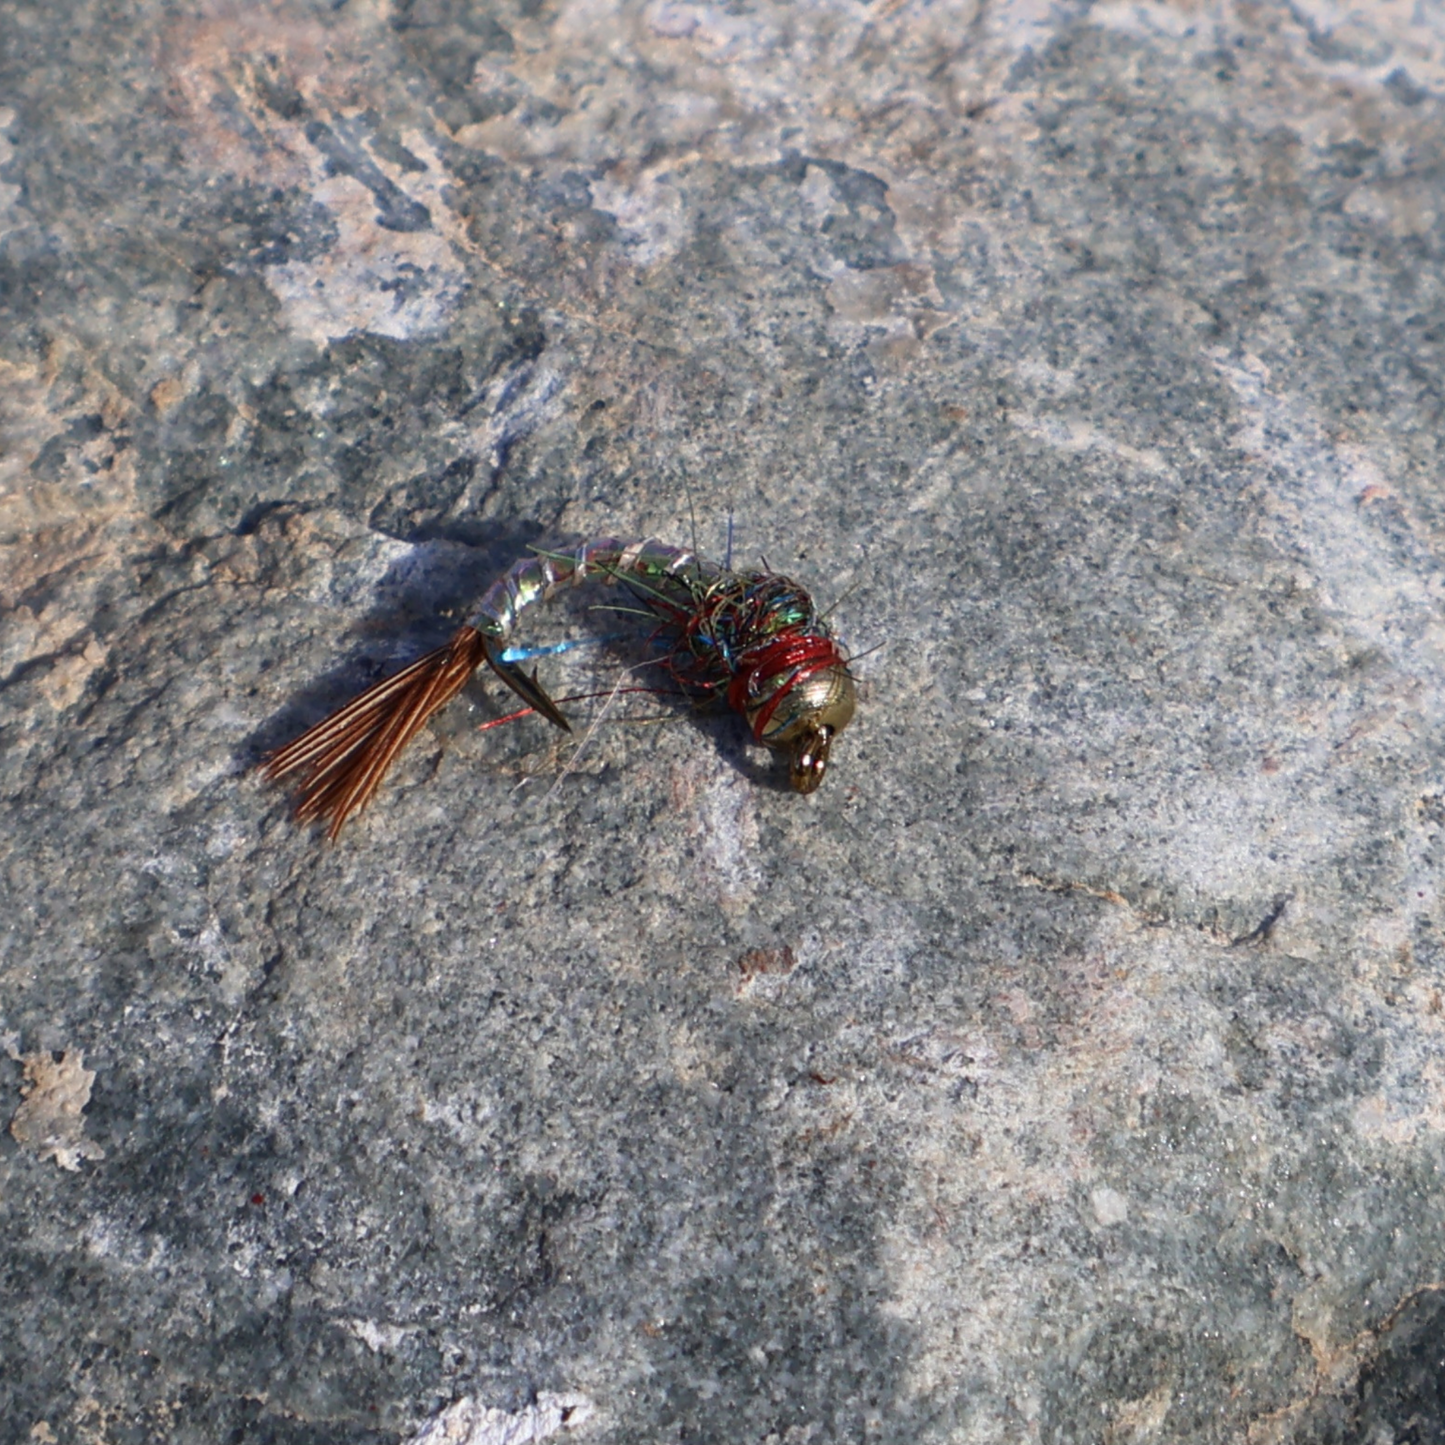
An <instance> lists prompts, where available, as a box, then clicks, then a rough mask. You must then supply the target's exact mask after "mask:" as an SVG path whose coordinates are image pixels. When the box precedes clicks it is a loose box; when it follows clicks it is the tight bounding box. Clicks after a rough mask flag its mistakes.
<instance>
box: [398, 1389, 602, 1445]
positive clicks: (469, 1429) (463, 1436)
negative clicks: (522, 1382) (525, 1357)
mask: <svg viewBox="0 0 1445 1445" xmlns="http://www.w3.org/2000/svg"><path fill="white" fill-rule="evenodd" d="M591 1415H592V1402H591V1401H590V1400H588V1399H587V1398H586V1397H585V1396H582V1395H546V1394H544V1395H538V1396H537V1403H536V1404H535V1405H530V1406H528V1407H527V1409H525V1410H519V1411H517V1412H516V1413H515V1414H514V1413H513V1412H511V1411H509V1410H496V1409H493V1408H491V1407H490V1406H488V1405H483V1404H481V1403H480V1402H479V1401H477V1400H474V1399H472V1397H471V1396H470V1395H464V1396H463V1397H462V1398H461V1399H460V1400H458V1401H457V1402H456V1403H455V1404H454V1405H450V1406H448V1407H447V1408H446V1409H445V1410H443V1411H442V1413H441V1414H440V1415H437V1416H436V1417H434V1418H433V1419H431V1420H429V1421H428V1422H427V1423H426V1424H425V1425H423V1426H422V1428H421V1429H420V1430H419V1431H417V1433H416V1434H415V1435H413V1436H412V1437H411V1439H410V1440H409V1441H408V1442H407V1445H531V1442H532V1441H534V1440H546V1439H548V1438H549V1437H551V1436H553V1435H555V1434H557V1433H558V1431H561V1430H573V1429H576V1427H577V1426H578V1425H580V1424H582V1422H583V1421H584V1420H587V1419H589V1418H590V1417H591Z"/></svg>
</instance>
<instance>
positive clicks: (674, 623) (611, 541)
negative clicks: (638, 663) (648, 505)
mask: <svg viewBox="0 0 1445 1445" xmlns="http://www.w3.org/2000/svg"><path fill="white" fill-rule="evenodd" d="M592 579H603V580H605V581H608V582H614V583H621V584H623V585H625V586H627V587H628V588H629V589H630V590H631V591H632V592H633V594H634V595H635V596H636V597H637V598H638V599H639V600H640V601H641V602H642V603H643V604H644V605H645V606H646V608H647V609H648V610H649V611H650V612H652V613H653V614H654V615H655V616H656V617H657V619H658V622H659V628H658V632H659V635H661V636H664V637H666V639H667V640H668V642H669V651H668V653H667V655H666V657H665V658H664V659H663V665H664V666H665V668H666V669H667V671H668V672H669V673H670V674H671V676H672V677H673V679H674V680H675V681H676V682H677V683H678V684H679V685H680V686H681V687H683V688H684V689H686V690H687V691H688V692H690V693H693V694H694V695H700V696H703V697H718V698H722V699H724V700H725V701H726V702H727V703H728V705H729V706H730V707H732V708H733V709H734V710H735V711H736V712H739V713H741V714H742V715H743V717H745V718H746V719H747V722H748V726H749V727H750V728H751V729H752V733H753V736H754V738H756V739H757V741H758V742H760V743H763V744H765V745H766V746H768V747H770V748H776V749H780V750H783V749H785V750H787V751H788V753H789V778H790V781H791V783H792V785H793V787H794V788H795V789H796V790H797V791H798V792H802V793H811V792H812V791H813V790H814V789H815V788H816V787H817V786H818V784H819V783H820V782H822V780H823V776H824V774H825V772H826V771H827V765H828V751H829V747H830V744H831V742H832V740H833V738H835V737H836V736H837V734H838V733H839V732H840V731H841V730H842V729H843V728H844V727H846V726H847V725H848V722H849V721H850V720H851V718H852V716H853V711H854V707H855V705H856V700H857V692H856V687H855V684H854V681H853V677H852V675H851V674H850V673H849V671H848V661H847V658H846V657H845V656H844V654H843V653H842V652H841V651H839V649H838V645H837V643H835V642H834V641H833V639H832V637H831V636H830V634H829V632H828V628H827V624H826V623H825V622H824V621H823V619H822V618H821V617H819V615H818V611H817V608H816V607H814V605H813V600H812V598H811V597H809V595H808V594H807V592H806V591H804V590H803V588H801V587H800V586H798V584H797V583H796V582H792V581H790V580H789V579H788V578H786V577H781V576H779V575H778V574H777V573H774V572H733V571H731V570H730V569H728V568H726V567H721V566H718V565H716V564H714V563H710V562H704V561H702V560H701V559H700V558H698V557H696V556H695V555H694V554H693V553H692V552H689V551H687V550H685V549H684V548H681V547H669V546H667V545H665V544H664V543H662V542H657V541H653V540H650V539H644V540H640V541H619V540H618V539H617V538H615V537H594V538H592V539H590V540H589V541H586V542H584V543H582V544H581V545H580V546H578V547H576V548H575V549H573V550H571V551H567V552H538V553H536V555H534V556H531V557H524V558H523V559H522V560H521V561H519V562H517V563H516V564H515V565H514V566H513V567H512V568H511V569H510V570H509V571H508V572H507V573H506V574H505V576H503V577H502V578H501V579H500V580H499V581H497V582H496V583H494V584H493V586H492V587H490V588H489V589H488V590H487V593H486V595H485V596H484V597H483V598H482V601H481V604H480V606H479V607H478V609H477V613H476V616H475V617H474V618H473V619H472V621H471V623H470V624H468V625H467V626H465V627H463V628H461V629H460V630H459V631H458V632H457V633H456V635H455V636H454V637H453V638H452V640H451V642H450V643H448V644H447V645H446V646H445V647H441V648H438V649H437V650H436V651H435V652H432V653H428V654H427V656H426V657H423V658H419V659H418V660H417V661H416V662H414V663H412V664H411V666H410V667H408V668H405V669H404V670H403V671H402V672H400V673H398V674H396V675H395V676H394V677H391V678H387V679H386V680H385V681H383V682H380V683H377V684H376V686H375V687H372V688H369V689H368V690H367V691H366V692H364V693H362V694H361V696H360V697H357V698H355V699H353V701H351V702H350V703H348V704H347V705H346V706H345V707H343V708H341V709H340V710H338V711H337V712H335V713H333V714H332V715H331V716H330V717H329V718H326V719H324V720H323V721H322V722H320V723H317V724H316V726H315V727H313V728H310V729H309V730H308V731H307V732H305V733H303V734H302V735H301V736H300V737H299V738H297V739H296V740H295V741H294V742H292V743H290V744H288V745H287V746H286V747H284V748H281V749H280V750H278V751H277V752H275V753H273V754H272V755H271V756H270V757H269V758H268V760H267V764H266V768H267V772H268V773H269V775H270V776H272V777H282V776H285V775H286V774H289V773H293V772H299V773H300V774H301V775H302V784H301V789H300V793H299V797H298V802H297V809H296V813H297V817H298V818H300V819H303V820H305V819H310V818H325V819H327V820H328V821H329V824H330V827H329V830H328V831H329V833H330V835H331V836H332V837H335V836H336V834H337V832H338V831H339V830H340V828H341V825H342V824H343V823H344V822H345V821H346V818H347V817H348V816H349V815H350V814H351V813H353V812H355V811H357V810H358V809H360V808H362V807H364V806H365V805H366V803H367V802H368V801H369V800H370V799H371V797H372V796H373V794H374V793H375V791H376V789H377V787H378V786H379V785H380V783H381V780H382V778H383V777H384V776H385V773H386V771H387V769H388V768H389V767H390V766H391V763H392V762H393V760H394V759H395V758H396V756H397V754H398V753H399V752H400V751H401V749H402V748H403V747H404V746H405V745H406V743H407V741H409V740H410V739H411V738H412V737H414V736H415V735H416V733H417V732H418V731H419V730H420V729H421V727H422V726H423V725H424V724H425V722H426V721H427V719H428V718H430V717H431V716H433V715H434V714H435V713H436V712H437V711H439V710H440V709H441V708H442V707H443V706H445V705H446V703H447V702H449V701H450V700H451V699H452V698H453V697H455V696H456V694H457V693H458V692H459V691H460V690H461V688H462V687H463V686H464V685H465V683H466V680H467V678H468V677H469V676H470V675H471V673H472V672H473V671H474V670H475V669H476V668H477V667H478V666H480V665H481V664H482V663H483V662H485V663H486V664H487V665H488V666H489V667H490V668H491V669H492V671H493V672H495V673H496V674H497V675H498V676H499V677H500V678H501V679H502V680H503V681H504V682H506V684H507V685H508V687H510V688H512V689H513V690H514V691H515V692H516V693H517V694H518V695H519V696H520V697H521V698H522V699H523V700H524V701H525V702H526V703H527V705H528V707H529V708H531V709H533V710H535V711H536V712H537V713H539V714H541V715H542V716H543V717H545V718H547V719H548V721H550V722H552V723H554V724H555V725H556V726H558V727H561V728H568V727H569V724H568V722H567V719H566V718H565V717H564V716H563V715H562V713H561V712H560V711H559V710H558V708H557V705H556V704H555V703H554V702H553V701H552V699H551V698H550V697H549V696H548V695H547V693H546V691H545V690H544V689H543V688H542V686H541V684H540V683H539V682H538V681H537V675H536V673H535V671H534V672H533V673H532V674H531V675H530V676H529V675H528V674H527V673H525V672H523V671H522V669H521V668H520V667H519V666H518V665H517V663H516V661H515V660H513V659H512V658H511V657H509V656H508V654H507V644H508V643H509V642H510V641H511V638H512V636H513V634H514V633H515V631H516V629H517V626H518V624H519V622H520V621H521V617H522V614H523V613H524V612H525V611H526V610H527V609H528V608H529V607H531V606H532V605H533V604H534V603H539V602H545V601H547V600H548V599H549V598H551V597H554V596H555V595H556V594H557V593H558V592H559V591H561V590H562V589H563V588H564V587H567V586H569V585H570V586H580V585H581V584H582V583H584V582H587V581H589V580H592Z"/></svg>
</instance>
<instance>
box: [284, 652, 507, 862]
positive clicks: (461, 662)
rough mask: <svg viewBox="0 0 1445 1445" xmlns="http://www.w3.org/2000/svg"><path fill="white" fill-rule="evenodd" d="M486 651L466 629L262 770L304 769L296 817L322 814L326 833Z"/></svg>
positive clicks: (352, 809)
mask: <svg viewBox="0 0 1445 1445" xmlns="http://www.w3.org/2000/svg"><path fill="white" fill-rule="evenodd" d="M485 656H486V645H485V643H484V642H483V641H482V635H481V633H479V632H478V631H477V630H476V628H474V627H463V628H462V629H461V630H460V631H458V632H457V634H456V636H455V637H453V638H452V640H451V641H450V642H449V643H447V644H446V646H444V647H438V648H437V649H436V651H434V652H429V653H427V655H426V656H425V657H419V658H417V660H416V661H415V662H414V663H412V664H411V666H410V667H406V668H403V669H402V670H401V671H400V672H399V673H397V674H396V676H395V677H388V678H386V679H385V680H384V681H382V682H379V683H377V684H376V686H375V687H369V688H367V690H366V691H365V692H364V693H362V694H361V695H360V696H359V697H355V698H353V699H352V700H351V701H350V702H349V703H347V704H346V706H345V707H343V708H338V709H337V711H336V712H334V713H332V714H331V716H330V717H328V718H323V719H322V721H321V722H319V723H317V724H316V725H315V727H311V728H308V729H307V730H306V731H305V732H304V733H302V734H301V736H300V737H299V738H297V739H296V740H295V741H294V742H290V743H287V744H286V746H285V747H284V748H278V749H277V750H276V751H275V752H274V753H271V754H270V755H269V756H268V757H267V759H266V764H265V768H266V776H267V777H268V778H284V777H287V776H288V775H289V774H291V773H299V774H300V775H301V786H300V788H299V789H298V790H297V794H296V819H297V821H298V822H302V823H306V822H310V821H311V820H312V819H313V818H320V819H323V820H325V822H326V824H327V828H326V836H327V837H328V838H333V839H334V838H335V837H336V835H337V834H338V833H339V832H340V831H341V826H342V824H343V823H345V822H346V820H347V819H348V818H349V817H350V816H351V815H352V814H353V813H356V812H359V811H360V810H361V809H362V808H364V807H365V806H366V805H367V804H368V803H369V802H370V801H371V800H372V798H373V797H374V796H375V795H376V790H377V789H378V788H379V787H380V786H381V782H382V779H383V778H385V777H386V774H387V771H388V769H390V767H391V765H392V763H394V762H395V761H396V758H397V755H398V754H399V753H400V752H401V750H402V749H403V748H404V747H405V746H406V745H407V744H408V743H409V742H410V741H411V740H412V738H414V737H415V736H416V735H417V733H419V732H420V731H421V730H422V728H423V727H425V726H426V723H427V720H428V719H429V718H431V717H433V716H434V715H435V714H436V713H438V712H440V711H441V710H442V708H444V707H445V706H446V705H447V704H448V703H449V702H450V701H451V700H452V699H453V698H454V697H455V696H456V695H457V694H458V693H459V692H460V691H461V690H462V688H463V687H464V686H466V681H467V679H468V678H469V677H470V676H471V675H472V673H473V672H474V671H475V670H476V668H477V667H478V666H479V665H480V664H481V663H482V661H483V659H484V658H485Z"/></svg>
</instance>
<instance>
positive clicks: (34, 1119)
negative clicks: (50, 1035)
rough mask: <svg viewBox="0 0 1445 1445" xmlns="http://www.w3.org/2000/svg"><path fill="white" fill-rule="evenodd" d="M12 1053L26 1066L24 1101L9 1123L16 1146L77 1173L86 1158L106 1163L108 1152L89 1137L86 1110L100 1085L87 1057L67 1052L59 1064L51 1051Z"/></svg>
mask: <svg viewBox="0 0 1445 1445" xmlns="http://www.w3.org/2000/svg"><path fill="white" fill-rule="evenodd" d="M7 1052H8V1053H9V1055H10V1057H11V1058H12V1059H14V1060H15V1062H16V1063H18V1064H22V1065H23V1066H24V1068H25V1081H24V1083H23V1084H21V1086H20V1088H21V1092H22V1094H23V1095H24V1098H23V1100H22V1101H21V1104H20V1107H19V1108H18V1109H17V1110H16V1111H15V1117H14V1118H13V1119H11V1121H10V1132H11V1134H12V1135H14V1137H15V1142H16V1143H17V1144H19V1145H21V1146H22V1147H23V1148H25V1149H29V1150H31V1151H33V1152H34V1153H36V1154H39V1155H40V1157H41V1158H42V1159H54V1160H55V1162H56V1163H57V1164H58V1165H60V1167H61V1168H62V1169H69V1170H71V1171H72V1172H74V1171H75V1170H77V1169H79V1168H80V1161H81V1160H82V1159H104V1158H105V1150H104V1149H102V1148H101V1147H100V1145H99V1144H97V1143H95V1142H94V1141H93V1140H90V1139H87V1138H86V1137H85V1119H84V1118H83V1117H82V1111H83V1110H84V1108H85V1106H86V1105H87V1104H88V1103H89V1102H90V1086H91V1084H93V1083H94V1082H95V1070H94V1069H87V1068H86V1067H85V1054H84V1053H83V1052H82V1051H81V1050H79V1049H67V1050H66V1051H65V1052H64V1053H63V1054H61V1056H60V1059H59V1060H58V1061H57V1060H56V1058H55V1056H54V1055H53V1054H51V1053H50V1051H49V1050H48V1049H41V1050H40V1051H39V1052H37V1053H33V1054H21V1053H18V1052H17V1051H16V1049H15V1046H14V1045H13V1044H11V1045H9V1047H8V1048H7Z"/></svg>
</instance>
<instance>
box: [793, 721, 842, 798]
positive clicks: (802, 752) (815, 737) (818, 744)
mask: <svg viewBox="0 0 1445 1445" xmlns="http://www.w3.org/2000/svg"><path fill="white" fill-rule="evenodd" d="M832 741H833V729H832V728H830V727H817V728H808V729H807V731H806V732H803V733H801V734H800V735H799V737H798V740H797V742H795V743H794V744H793V756H792V761H791V763H790V765H789V769H788V781H789V782H790V783H792V785H793V787H794V789H796V791H798V792H800V793H811V792H814V791H815V790H816V789H817V787H818V784H819V783H821V782H822V781H823V777H824V775H825V774H826V773H827V771H828V745H829V744H830V743H831V742H832Z"/></svg>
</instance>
